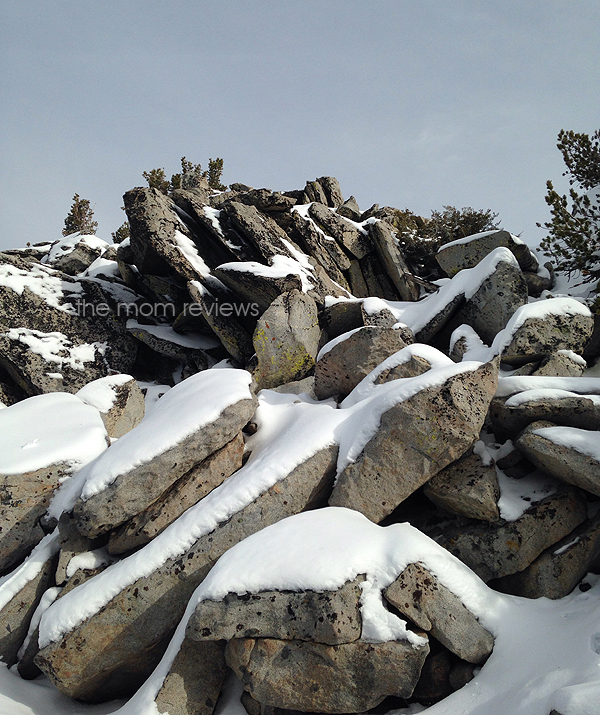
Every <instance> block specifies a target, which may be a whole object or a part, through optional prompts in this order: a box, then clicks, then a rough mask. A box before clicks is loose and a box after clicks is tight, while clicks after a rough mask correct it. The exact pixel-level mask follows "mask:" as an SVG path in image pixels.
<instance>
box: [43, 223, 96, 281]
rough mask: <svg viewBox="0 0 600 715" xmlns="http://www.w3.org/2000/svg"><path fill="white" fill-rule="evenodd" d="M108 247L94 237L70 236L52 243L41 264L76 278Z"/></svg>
mask: <svg viewBox="0 0 600 715" xmlns="http://www.w3.org/2000/svg"><path fill="white" fill-rule="evenodd" d="M108 245H109V244H108V243H106V242H105V241H102V240H101V239H99V238H97V237H96V236H85V235H80V234H78V233H77V234H72V235H71V236H67V237H66V238H63V239H62V240H60V241H57V242H56V243H54V244H53V245H52V248H51V249H50V251H49V253H48V255H47V256H46V257H45V258H44V259H43V261H42V262H43V263H47V264H49V265H51V266H52V267H53V268H56V269H57V270H59V271H62V272H63V273H66V274H67V275H70V276H76V275H77V274H78V273H83V271H85V270H86V268H89V267H90V266H91V265H92V263H93V262H94V261H95V260H96V259H97V258H99V257H100V256H101V255H102V254H103V253H104V252H105V251H106V249H107V248H108Z"/></svg>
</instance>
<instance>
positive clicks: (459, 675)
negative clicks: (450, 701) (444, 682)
mask: <svg viewBox="0 0 600 715" xmlns="http://www.w3.org/2000/svg"><path fill="white" fill-rule="evenodd" d="M474 670H475V665H474V664H473V663H467V662H466V661H464V660H461V661H459V662H458V663H455V664H454V665H453V666H452V668H451V670H450V675H449V676H448V680H449V682H450V686H451V688H452V690H460V689H461V688H464V686H465V685H466V684H467V683H469V682H471V680H473V678H474V677H475V674H474Z"/></svg>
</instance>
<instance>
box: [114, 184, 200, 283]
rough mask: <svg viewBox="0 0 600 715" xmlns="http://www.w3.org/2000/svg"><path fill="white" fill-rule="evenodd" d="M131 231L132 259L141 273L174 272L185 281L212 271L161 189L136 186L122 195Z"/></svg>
mask: <svg viewBox="0 0 600 715" xmlns="http://www.w3.org/2000/svg"><path fill="white" fill-rule="evenodd" d="M123 202H124V206H125V211H126V213H127V219H128V220H129V226H130V231H131V238H130V246H131V251H132V253H133V262H134V264H135V265H136V266H137V268H138V269H139V270H140V271H141V273H151V274H155V275H159V276H160V275H168V274H169V273H174V274H175V275H176V276H178V277H179V278H181V279H182V280H184V281H192V280H197V279H198V278H200V277H201V276H204V275H207V274H208V273H209V268H208V266H207V265H206V263H205V262H204V260H203V258H202V257H201V256H200V254H199V253H198V248H197V247H196V244H195V243H194V240H193V237H192V234H191V232H190V230H189V229H188V227H187V226H186V225H185V224H184V223H183V221H181V219H180V218H179V216H178V215H177V213H176V212H175V204H174V203H173V200H172V199H170V198H169V197H167V196H165V195H164V194H162V193H161V192H160V191H159V190H158V189H151V188H137V189H132V190H131V191H127V192H126V193H125V194H124V196H123Z"/></svg>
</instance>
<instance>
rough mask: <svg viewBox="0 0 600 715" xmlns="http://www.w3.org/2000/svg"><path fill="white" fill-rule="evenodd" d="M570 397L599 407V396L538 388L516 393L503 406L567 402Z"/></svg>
mask: <svg viewBox="0 0 600 715" xmlns="http://www.w3.org/2000/svg"><path fill="white" fill-rule="evenodd" d="M570 397H585V399H586V400H590V401H591V402H593V404H594V405H595V406H596V407H600V396H599V395H578V394H577V393H576V392H570V391H569V390H558V389H550V388H538V389H537V390H536V389H533V390H524V391H523V392H517V393H516V394H515V395H512V396H511V397H509V398H508V400H506V402H505V403H504V404H505V406H506V407H519V406H520V405H524V404H525V403H527V402H539V401H541V400H567V399H569V398H570Z"/></svg>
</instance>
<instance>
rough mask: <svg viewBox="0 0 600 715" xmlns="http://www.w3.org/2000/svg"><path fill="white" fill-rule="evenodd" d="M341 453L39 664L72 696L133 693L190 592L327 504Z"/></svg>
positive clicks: (204, 539)
mask: <svg viewBox="0 0 600 715" xmlns="http://www.w3.org/2000/svg"><path fill="white" fill-rule="evenodd" d="M161 399H163V400H164V399H165V397H163V398H161ZM117 444H118V443H117ZM113 447H114V446H113ZM337 451H338V450H337V448H335V447H328V448H326V449H323V450H321V451H320V452H317V453H316V454H315V455H314V456H313V457H311V458H309V459H308V460H306V461H305V462H303V463H302V464H300V465H298V466H297V467H296V468H295V469H294V470H292V472H290V473H289V474H288V475H287V476H286V477H285V478H284V479H282V480H280V481H279V482H277V484H275V485H274V486H273V487H272V488H271V489H269V490H267V491H265V492H264V493H262V494H261V495H260V496H259V497H257V498H256V499H255V500H254V501H252V502H250V503H249V504H248V505H247V506H245V507H242V508H241V509H240V510H239V511H238V512H237V513H236V514H234V515H233V516H232V517H231V518H224V519H223V520H222V521H221V523H219V524H218V526H217V527H216V528H215V529H214V530H213V531H210V532H208V533H204V534H203V535H202V536H200V537H199V538H198V539H197V540H196V541H195V542H194V543H193V544H192V546H191V547H190V548H189V549H188V550H187V551H185V552H184V553H182V554H180V555H179V556H177V557H173V558H171V559H168V560H167V561H166V562H165V563H164V564H163V565H161V566H159V567H158V568H156V569H154V570H153V571H151V572H150V573H149V574H148V575H146V576H144V577H143V578H140V579H138V580H137V581H134V582H133V583H132V584H131V585H129V586H126V587H125V588H123V589H122V590H120V591H119V592H118V593H117V594H116V595H115V596H113V597H112V599H111V600H110V601H109V602H108V603H107V605H105V606H104V607H103V608H102V609H100V610H99V611H98V612H96V613H95V614H94V615H93V616H91V617H90V618H88V619H87V620H86V621H84V622H83V623H82V624H80V625H78V626H76V627H74V628H73V629H72V630H70V631H69V632H67V633H66V634H65V635H64V636H63V637H62V638H61V639H60V640H58V641H54V642H51V643H49V644H47V645H45V646H44V647H43V648H42V649H41V650H40V652H39V654H38V656H37V657H36V663H37V665H38V666H39V667H40V669H41V670H42V671H43V672H44V673H45V674H46V675H47V676H48V677H49V678H50V680H51V681H52V682H53V683H54V684H55V685H56V687H57V688H58V689H59V690H60V691H61V692H63V693H65V694H67V695H69V696H70V697H74V698H78V699H83V700H98V699H103V698H104V699H110V698H111V697H117V694H118V693H119V692H120V693H131V691H132V689H135V687H137V685H139V684H140V683H141V682H143V680H144V679H145V678H147V677H148V675H149V674H150V673H151V672H152V670H153V668H154V665H155V664H156V663H157V662H158V660H159V659H160V657H161V655H162V653H163V651H164V649H165V648H166V645H167V643H168V641H169V639H170V637H171V635H172V633H173V631H174V630H175V627H176V626H177V624H178V623H179V621H180V619H181V617H182V616H183V613H184V611H185V608H186V605H187V602H188V600H189V599H190V597H191V595H192V593H193V592H194V590H195V589H196V587H197V586H198V585H199V584H200V583H201V581H202V580H203V579H204V577H205V576H206V574H207V573H208V572H209V570H210V568H211V567H212V566H213V564H214V563H215V562H216V560H217V559H218V558H219V557H220V556H221V555H222V554H223V553H224V552H225V551H227V549H229V548H230V547H231V546H233V545H234V544H236V543H238V542H239V541H241V540H242V539H244V538H245V537H247V536H249V535H250V534H253V533H255V532H256V531H259V530H260V529H263V528H265V527H266V526H268V525H269V524H273V523H275V522H277V521H280V520H281V519H283V518H285V517H286V516H291V515H292V514H296V513H298V512H301V511H303V510H304V509H309V508H314V507H316V506H320V505H321V504H322V503H323V500H324V498H325V499H326V496H327V494H328V492H329V490H330V488H331V484H332V482H333V477H334V474H335V468H336V463H337ZM160 538H161V536H160V535H159V536H158V537H157V539H160ZM153 543H156V541H155V542H153ZM150 546H151V545H148V546H147V547H145V548H149V547H150ZM137 554H143V550H142V551H139V552H137ZM134 557H136V554H134V555H133V557H130V558H134ZM142 558H143V557H142ZM103 575H104V574H100V576H98V577H96V578H102V576H103Z"/></svg>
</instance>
